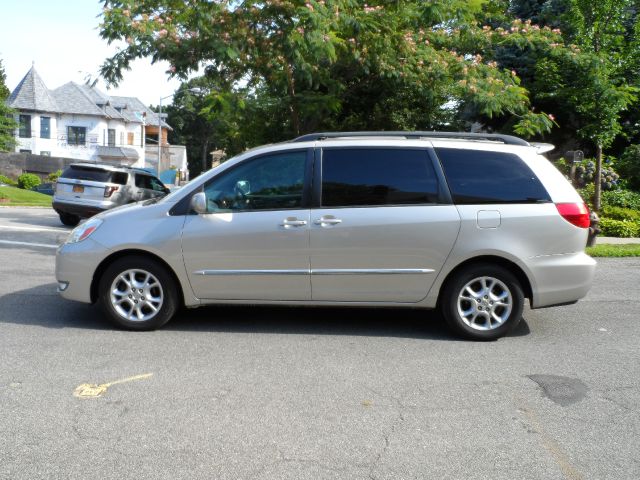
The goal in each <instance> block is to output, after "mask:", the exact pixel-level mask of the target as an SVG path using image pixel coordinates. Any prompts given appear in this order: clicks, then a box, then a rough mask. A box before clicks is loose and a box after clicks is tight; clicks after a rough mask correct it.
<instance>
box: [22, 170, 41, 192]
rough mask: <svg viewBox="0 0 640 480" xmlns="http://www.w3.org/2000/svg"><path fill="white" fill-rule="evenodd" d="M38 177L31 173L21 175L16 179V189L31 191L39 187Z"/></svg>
mask: <svg viewBox="0 0 640 480" xmlns="http://www.w3.org/2000/svg"><path fill="white" fill-rule="evenodd" d="M40 183H42V182H40V177H39V176H37V175H34V174H33V173H23V174H22V175H20V176H19V177H18V187H20V188H24V189H25V190H31V189H32V188H33V187H35V186H37V185H40Z"/></svg>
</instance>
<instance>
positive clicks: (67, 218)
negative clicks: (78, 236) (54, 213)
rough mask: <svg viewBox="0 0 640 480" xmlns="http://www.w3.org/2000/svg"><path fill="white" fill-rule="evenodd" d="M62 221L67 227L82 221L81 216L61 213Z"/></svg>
mask: <svg viewBox="0 0 640 480" xmlns="http://www.w3.org/2000/svg"><path fill="white" fill-rule="evenodd" d="M58 215H59V216H60V221H61V222H62V223H63V224H64V225H66V226H67V227H75V226H76V225H78V224H79V223H80V217H79V216H77V215H71V214H70V213H59V214H58Z"/></svg>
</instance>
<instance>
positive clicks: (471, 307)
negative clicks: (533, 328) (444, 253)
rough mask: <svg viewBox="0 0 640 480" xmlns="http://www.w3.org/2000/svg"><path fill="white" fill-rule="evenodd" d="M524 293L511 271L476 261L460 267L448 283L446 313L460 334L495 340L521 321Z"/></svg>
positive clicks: (451, 325) (449, 321) (450, 322)
mask: <svg viewBox="0 0 640 480" xmlns="http://www.w3.org/2000/svg"><path fill="white" fill-rule="evenodd" d="M523 306H524V294H523V292H522V286H521V285H520V282H519V281H518V279H517V278H516V277H515V275H513V274H512V273H511V272H510V271H509V270H507V269H505V268H503V267H501V266H499V265H491V264H476V265H470V266H468V267H465V268H463V269H462V270H460V271H459V272H458V273H457V274H456V275H455V277H453V278H452V279H451V280H450V281H449V282H448V283H447V285H446V286H445V289H444V291H443V296H442V298H441V309H442V315H443V317H444V319H445V321H446V322H447V324H448V325H449V327H450V328H451V329H452V330H453V331H454V332H455V333H457V334H459V335H462V336H464V337H466V338H470V339H473V340H495V339H497V338H500V337H502V336H504V335H506V334H507V333H508V332H509V331H510V330H512V329H513V328H515V326H516V325H517V324H518V323H519V322H520V319H521V318H522V309H523Z"/></svg>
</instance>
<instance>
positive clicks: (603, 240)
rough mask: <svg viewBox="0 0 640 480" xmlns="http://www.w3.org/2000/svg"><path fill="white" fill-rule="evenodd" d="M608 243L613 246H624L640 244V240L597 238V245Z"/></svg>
mask: <svg viewBox="0 0 640 480" xmlns="http://www.w3.org/2000/svg"><path fill="white" fill-rule="evenodd" d="M604 243H608V244H611V245H622V244H625V243H640V238H616V237H600V236H598V237H596V245H602V244H604Z"/></svg>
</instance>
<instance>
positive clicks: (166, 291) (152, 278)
mask: <svg viewBox="0 0 640 480" xmlns="http://www.w3.org/2000/svg"><path fill="white" fill-rule="evenodd" d="M98 288H99V291H98V292H99V298H98V302H99V303H100V306H101V307H102V310H103V311H104V313H105V314H106V315H107V317H108V318H109V319H110V320H111V321H112V322H114V323H115V324H117V325H119V326H121V327H124V328H126V329H129V330H155V329H156V328H160V327H161V326H162V325H164V324H165V323H167V322H168V321H169V320H170V319H171V317H173V314H174V313H175V311H176V309H177V306H178V295H177V293H176V285H175V282H174V280H173V278H172V277H171V275H170V274H169V273H168V272H167V271H166V270H165V268H164V267H162V266H161V265H160V264H159V263H158V262H155V261H154V260H151V259H149V258H145V257H134V256H132V257H124V258H121V259H118V260H116V261H115V262H114V263H112V264H111V265H110V266H109V267H108V268H107V270H106V271H105V272H104V274H103V275H102V278H101V279H100V284H99V287H98Z"/></svg>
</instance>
